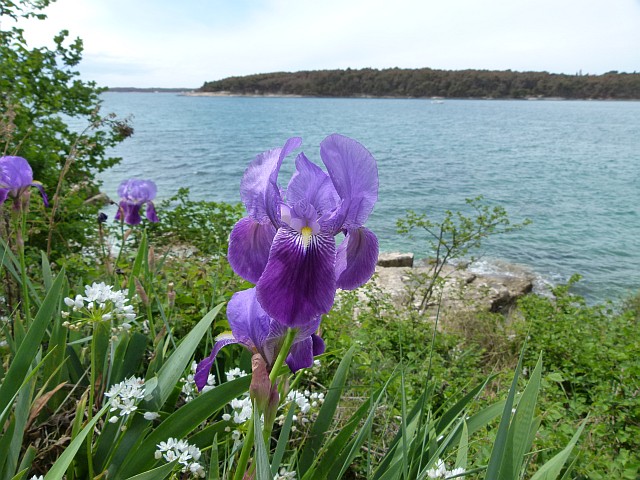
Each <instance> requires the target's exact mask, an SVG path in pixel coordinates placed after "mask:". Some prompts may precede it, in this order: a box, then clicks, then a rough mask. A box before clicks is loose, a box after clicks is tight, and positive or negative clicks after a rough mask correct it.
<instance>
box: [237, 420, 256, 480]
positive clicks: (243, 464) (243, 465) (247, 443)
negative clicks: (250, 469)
mask: <svg viewBox="0 0 640 480" xmlns="http://www.w3.org/2000/svg"><path fill="white" fill-rule="evenodd" d="M254 415H255V412H253V413H252V414H251V418H250V419H249V430H248V431H247V435H246V437H244V444H243V445H242V451H241V452H240V458H239V459H238V466H237V467H236V473H235V475H234V476H233V480H242V478H243V477H244V472H245V471H246V470H247V462H248V461H249V455H250V454H251V448H252V447H253V439H254V436H255V432H254V431H253V416H254Z"/></svg>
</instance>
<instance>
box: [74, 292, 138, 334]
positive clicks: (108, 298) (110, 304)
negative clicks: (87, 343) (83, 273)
mask: <svg viewBox="0 0 640 480" xmlns="http://www.w3.org/2000/svg"><path fill="white" fill-rule="evenodd" d="M84 293H85V294H84V296H82V295H80V294H78V295H76V296H75V298H71V297H67V298H65V299H64V303H65V304H66V305H67V306H68V307H70V308H71V310H72V311H73V312H79V313H80V314H81V318H80V319H79V320H78V321H77V322H75V323H72V322H70V321H65V322H64V323H63V325H64V326H66V327H68V328H70V329H72V330H78V329H79V328H80V326H81V325H82V324H83V323H85V322H86V321H90V322H100V321H102V322H107V321H113V320H119V321H120V322H122V323H120V324H119V325H118V326H116V327H113V329H112V333H114V334H116V333H119V332H122V331H126V330H130V329H131V323H129V322H130V321H132V320H133V319H135V318H136V314H135V312H134V311H133V306H132V305H127V302H128V301H129V299H128V298H127V296H126V294H125V292H124V291H123V290H113V287H112V286H111V285H107V284H105V283H104V282H101V283H95V282H94V283H93V284H92V285H86V286H85V292H84ZM62 315H63V316H64V317H67V318H68V317H70V315H71V312H63V313H62Z"/></svg>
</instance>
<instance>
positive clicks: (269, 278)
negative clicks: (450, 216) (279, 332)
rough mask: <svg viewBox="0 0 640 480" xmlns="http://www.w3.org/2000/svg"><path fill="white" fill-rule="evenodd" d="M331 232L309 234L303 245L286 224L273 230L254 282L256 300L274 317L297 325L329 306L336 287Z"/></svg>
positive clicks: (308, 320)
mask: <svg viewBox="0 0 640 480" xmlns="http://www.w3.org/2000/svg"><path fill="white" fill-rule="evenodd" d="M335 259H336V247H335V240H334V238H333V236H329V235H325V234H318V235H313V236H312V237H311V239H310V241H309V244H308V245H306V246H305V243H304V240H303V238H302V236H301V235H300V234H299V233H298V232H297V231H295V230H293V229H291V228H289V227H288V226H283V227H282V228H280V229H279V230H278V232H277V233H276V236H275V238H274V239H273V245H272V246H271V252H270V253H269V261H268V262H267V266H266V268H265V270H264V273H263V274H262V277H260V280H259V281H258V284H257V294H258V301H259V302H260V305H262V308H264V310H265V311H266V312H267V313H268V314H269V315H270V316H271V317H272V318H274V319H275V320H277V321H279V322H281V323H283V324H284V325H287V326H288V327H301V326H303V325H306V324H308V323H309V322H310V321H315V319H316V317H318V316H319V315H322V314H323V313H327V312H328V311H329V310H331V306H332V305H333V299H334V296H335V290H336V279H335Z"/></svg>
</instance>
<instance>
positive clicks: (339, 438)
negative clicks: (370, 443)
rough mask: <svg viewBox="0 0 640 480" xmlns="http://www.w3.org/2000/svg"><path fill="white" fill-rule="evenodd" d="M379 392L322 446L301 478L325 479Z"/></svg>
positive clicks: (361, 406)
mask: <svg viewBox="0 0 640 480" xmlns="http://www.w3.org/2000/svg"><path fill="white" fill-rule="evenodd" d="M380 392H382V389H380V390H377V391H376V393H375V394H374V395H373V396H372V397H371V398H368V399H367V400H366V401H365V402H364V403H363V404H362V405H360V407H358V410H356V411H355V413H354V414H353V415H351V418H350V419H349V421H348V422H347V423H346V424H345V425H343V426H342V427H341V428H340V431H339V432H338V434H337V435H336V436H335V437H333V438H332V439H330V440H328V441H327V442H326V444H325V445H323V446H322V450H321V451H320V454H318V455H317V456H316V457H315V458H314V461H313V464H312V465H311V466H310V467H309V469H308V470H307V472H306V473H305V475H304V476H303V477H302V478H303V479H304V480H316V479H322V478H327V476H328V475H329V472H330V471H331V468H332V467H333V465H334V464H335V462H337V461H338V455H339V454H340V452H342V451H343V450H344V449H345V447H346V445H347V444H348V443H349V440H350V439H351V436H352V435H353V432H355V431H356V430H357V429H358V427H359V426H360V423H361V421H362V419H363V418H364V417H365V415H367V412H369V409H370V408H371V402H372V400H373V397H374V396H375V397H377V396H378V395H379V394H380Z"/></svg>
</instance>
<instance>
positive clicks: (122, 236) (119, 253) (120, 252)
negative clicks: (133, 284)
mask: <svg viewBox="0 0 640 480" xmlns="http://www.w3.org/2000/svg"><path fill="white" fill-rule="evenodd" d="M118 208H120V207H119V206H118ZM120 238H121V239H122V240H121V242H120V250H119V251H118V256H117V257H116V263H115V265H114V266H113V280H114V282H117V280H118V274H117V273H116V270H118V265H120V259H121V258H122V252H123V250H124V246H125V241H124V213H123V214H122V217H120Z"/></svg>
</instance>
